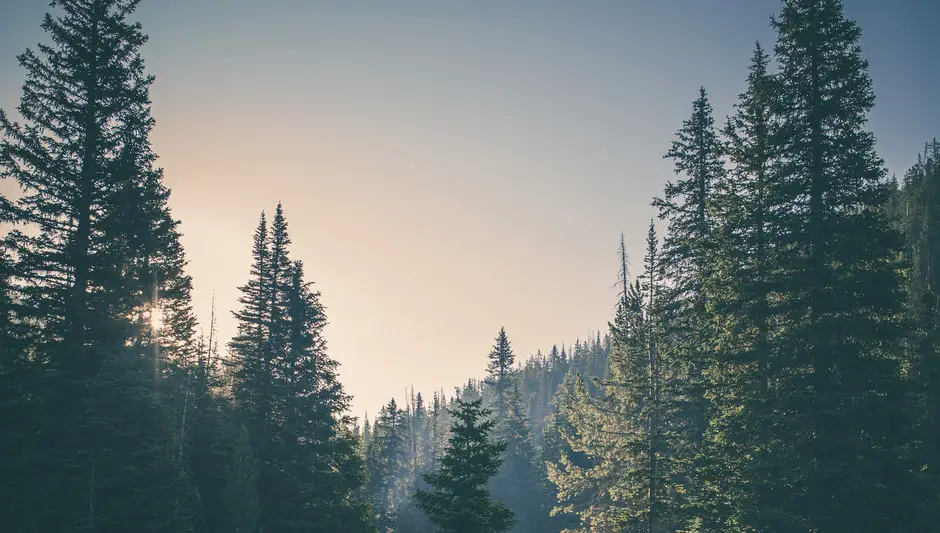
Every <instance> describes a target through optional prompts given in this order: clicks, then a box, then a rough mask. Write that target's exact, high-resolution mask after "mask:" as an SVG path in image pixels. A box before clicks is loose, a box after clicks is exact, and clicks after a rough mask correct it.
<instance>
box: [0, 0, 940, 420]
mask: <svg viewBox="0 0 940 533" xmlns="http://www.w3.org/2000/svg"><path fill="white" fill-rule="evenodd" d="M779 5H780V4H779V2H778V1H776V0H615V1H601V0H591V1H585V2H576V1H573V0H570V1H569V0H566V1H560V0H526V1H523V0H515V1H495V0H481V1H473V2H470V1H463V2H458V1H431V0H425V1H412V0H394V1H388V0H382V1H379V0H375V1H362V0H343V1H335V2H327V1H307V0H294V1H290V0H266V1H249V0H145V1H144V2H143V4H142V5H141V7H140V9H139V10H138V12H137V14H136V18H137V19H138V20H140V21H141V22H142V24H143V26H144V31H145V32H146V33H147V34H149V35H150V41H149V43H148V44H147V45H146V46H145V48H144V52H143V53H144V57H145V59H146V61H147V67H148V70H149V71H150V72H151V73H152V74H154V75H155V76H156V79H157V80H156V83H155V84H154V86H153V89H152V92H151V97H152V100H153V113H154V116H155V118H156V120H157V126H156V129H155V131H154V134H153V137H152V140H153V145H154V148H155V150H156V152H157V153H158V154H159V155H160V160H159V163H160V165H162V166H163V167H164V169H165V173H166V183H167V184H168V186H169V187H170V188H171V189H172V197H171V200H170V202H171V207H172V209H173V213H174V215H175V216H176V217H177V218H179V219H181V220H182V232H183V234H184V236H183V244H184V246H185V248H186V252H187V255H188V257H189V260H190V266H189V272H190V274H191V275H192V276H193V278H194V282H195V301H194V303H195V306H196V308H197V312H198V313H199V314H200V316H201V317H203V319H207V317H208V311H209V307H210V301H211V298H212V294H213V291H214V292H215V295H216V302H217V307H218V310H219V313H220V314H221V315H222V317H221V321H220V327H221V329H222V333H223V335H226V336H229V335H230V334H231V333H232V332H233V329H234V325H233V321H232V320H231V318H230V313H229V311H230V310H231V309H233V308H234V306H235V299H236V298H237V296H238V293H237V290H236V287H237V286H238V285H240V284H242V283H244V281H245V280H246V277H247V274H248V266H249V262H250V257H249V250H250V241H251V233H252V231H253V229H254V227H255V225H256V223H257V217H258V214H259V213H260V211H261V210H262V209H265V210H267V211H268V212H269V213H270V212H272V211H273V209H274V207H275V205H276V204H277V202H278V201H282V202H283V203H284V208H285V211H286V214H287V217H288V221H289V223H290V231H291V236H292V239H293V242H294V245H293V256H294V257H295V258H299V259H303V260H304V262H305V263H306V268H307V273H308V275H309V276H310V277H311V278H312V279H313V280H315V281H316V282H317V287H318V288H319V289H320V290H321V291H322V292H323V301H324V303H325V304H326V305H327V307H328V314H329V319H330V325H329V326H328V329H327V338H328V341H329V344H330V354H331V355H332V356H333V357H334V358H336V359H337V360H339V361H340V363H341V364H342V368H341V378H342V380H343V382H344V384H345V386H346V389H347V391H348V392H350V393H351V394H353V395H354V396H355V401H354V411H355V413H356V414H360V415H361V413H362V412H363V411H364V410H368V411H369V412H370V413H374V412H375V411H376V410H377V408H378V407H379V406H380V405H381V404H382V403H384V402H385V401H387V399H388V398H389V397H391V396H392V395H397V396H398V397H399V398H401V396H402V395H403V391H404V389H405V387H406V386H410V385H413V386H414V387H415V389H416V390H419V391H425V392H430V391H431V390H434V389H437V388H439V387H442V386H443V387H445V388H446V390H447V391H448V392H450V391H451V390H452V386H453V385H455V384H457V383H459V382H462V381H464V380H465V379H466V378H467V377H470V376H477V377H479V376H481V375H482V373H483V369H484V367H485V358H486V354H487V352H488V351H489V348H490V346H491V345H492V343H493V338H494V337H495V335H496V333H497V331H498V330H499V328H500V326H505V327H506V330H507V333H508V334H509V337H510V339H511V341H512V342H513V345H514V348H515V351H516V354H517V356H519V357H520V358H524V357H526V356H528V355H529V354H531V353H534V352H535V350H536V349H538V348H541V349H543V350H545V349H547V348H549V347H550V346H551V345H552V344H553V343H562V342H565V343H570V342H573V341H574V340H575V338H577V337H581V338H582V339H583V338H585V337H587V336H588V335H590V333H591V332H592V331H593V330H596V329H598V328H605V327H606V323H607V321H608V320H609V319H610V318H611V317H612V314H613V304H614V302H615V298H616V296H615V289H613V288H612V284H613V282H614V281H615V279H616V273H617V261H616V250H617V244H618V238H619V234H620V232H621V231H623V232H624V233H625V234H626V238H627V247H628V249H629V251H630V252H631V253H632V254H633V255H634V256H635V257H637V258H639V256H640V255H641V254H642V244H643V237H644V236H645V228H646V225H647V224H648V221H649V218H650V217H651V216H652V215H653V211H652V209H651V208H650V207H649V202H650V199H651V198H652V197H653V196H654V195H656V194H658V193H659V192H660V191H661V190H662V186H663V185H664V183H665V181H666V180H667V179H670V178H671V177H672V169H671V165H670V162H669V161H667V160H663V159H662V154H663V153H665V151H666V150H667V149H668V147H669V143H670V141H671V139H672V134H673V133H674V132H675V130H676V129H677V128H678V127H679V125H680V123H681V121H682V120H683V119H685V118H686V116H687V115H688V114H689V113H690V112H691V102H692V100H693V99H694V98H695V97H696V96H697V91H698V88H699V86H700V85H702V86H704V87H705V88H706V90H708V91H709V94H710V97H711V98H712V103H713V105H714V107H715V110H716V114H717V116H718V119H719V120H723V117H724V116H725V115H726V114H728V113H730V112H731V105H732V104H733V103H734V100H735V98H736V96H737V94H738V93H739V92H740V91H741V90H742V89H743V79H744V75H745V70H746V66H747V63H748V60H749V58H750V55H751V51H752V47H753V42H754V41H755V40H756V39H759V40H761V42H762V43H763V44H765V47H766V48H770V47H771V46H772V44H773V41H774V33H773V30H772V29H771V28H770V27H769V19H770V16H771V15H773V14H775V13H776V12H777V11H778V7H779ZM47 9H48V6H47V2H46V1H43V0H0V107H2V108H3V109H5V110H8V111H9V110H12V108H13V107H14V106H15V105H16V103H17V102H18V99H19V92H20V87H21V84H22V82H23V79H24V73H23V71H22V70H21V69H20V68H19V67H18V66H17V64H16V59H15V56H16V54H18V53H20V52H22V51H23V50H24V49H25V48H26V47H33V46H35V44H36V43H37V42H40V41H43V40H45V36H44V34H43V32H42V30H41V29H40V28H39V23H40V20H41V16H42V13H43V12H45V11H46V10H47ZM846 11H847V13H848V15H849V16H850V17H852V18H855V19H856V20H858V21H859V23H860V24H861V26H862V29H863V32H864V34H863V38H862V46H863V52H864V53H865V55H866V57H868V59H869V60H870V62H871V70H870V71H871V73H872V76H873V78H874V82H875V91H876V95H877V103H876V109H875V111H874V112H873V113H872V115H871V128H872V129H873V130H874V131H875V133H876V135H877V137H878V140H879V150H880V154H881V156H882V157H883V158H884V159H885V160H886V162H887V165H888V168H889V169H890V170H891V171H893V172H896V173H897V174H898V175H899V176H900V175H901V174H902V173H903V171H904V169H906V168H907V167H908V166H910V164H911V163H913V161H914V158H915V156H916V153H917V152H918V150H920V149H921V148H922V146H923V143H924V142H925V141H926V140H928V139H929V138H932V137H934V136H938V135H940V98H937V90H938V87H940V54H938V44H940V42H938V41H940V37H937V33H936V21H937V20H938V19H940V2H937V1H936V0H847V1H846ZM11 186H12V184H10V183H0V191H6V192H10V191H11Z"/></svg>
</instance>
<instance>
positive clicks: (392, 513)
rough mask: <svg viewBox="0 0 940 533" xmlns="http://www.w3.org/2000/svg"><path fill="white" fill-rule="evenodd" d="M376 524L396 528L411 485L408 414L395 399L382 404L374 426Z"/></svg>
mask: <svg viewBox="0 0 940 533" xmlns="http://www.w3.org/2000/svg"><path fill="white" fill-rule="evenodd" d="M367 463H368V471H369V489H368V492H369V495H370V502H371V508H372V517H373V524H374V525H375V527H376V529H378V530H379V531H380V532H382V533H385V532H386V531H389V530H391V529H392V528H393V526H394V525H395V519H396V510H397V507H398V505H399V504H400V503H401V502H403V501H404V489H405V488H406V487H407V485H408V484H407V482H406V480H405V479H404V478H405V472H406V471H407V468H408V441H407V428H406V426H405V413H404V411H402V410H401V409H400V408H399V407H398V402H396V401H395V399H394V398H392V399H391V400H389V402H388V404H387V405H385V406H384V407H382V410H381V411H380V412H379V416H378V417H377V418H376V419H375V424H373V426H372V440H371V442H370V449H369V452H368V457H367Z"/></svg>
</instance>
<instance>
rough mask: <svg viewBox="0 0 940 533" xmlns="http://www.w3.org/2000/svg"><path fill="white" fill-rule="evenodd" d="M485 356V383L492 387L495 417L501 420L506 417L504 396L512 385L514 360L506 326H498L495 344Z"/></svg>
mask: <svg viewBox="0 0 940 533" xmlns="http://www.w3.org/2000/svg"><path fill="white" fill-rule="evenodd" d="M487 357H488V359H489V363H487V365H486V373H487V381H486V384H487V385H489V386H491V387H492V388H493V394H494V395H495V396H494V398H493V400H494V402H495V407H496V409H495V414H496V419H497V420H502V419H504V418H505V417H506V401H507V399H506V396H507V391H508V390H509V389H510V388H511V387H512V377H513V375H514V373H515V372H514V369H513V365H514V364H515V362H516V356H515V354H513V353H512V345H511V344H510V343H509V337H507V336H506V328H499V334H497V335H496V344H494V345H493V349H492V351H490V354H489V355H488V356H487Z"/></svg>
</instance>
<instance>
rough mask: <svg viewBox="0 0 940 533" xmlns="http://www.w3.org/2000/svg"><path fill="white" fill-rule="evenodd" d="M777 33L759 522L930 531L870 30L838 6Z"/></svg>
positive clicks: (802, 5)
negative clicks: (905, 358) (915, 458)
mask: <svg viewBox="0 0 940 533" xmlns="http://www.w3.org/2000/svg"><path fill="white" fill-rule="evenodd" d="M773 24H774V27H775V28H776V29H777V31H778V41H777V44H776V46H775V49H774V51H775V55H776V59H777V63H778V65H779V69H780V71H779V76H778V80H779V83H777V84H776V86H775V92H776V93H777V97H776V98H775V99H774V102H775V106H776V109H775V111H776V114H777V115H778V116H779V122H778V123H777V124H776V125H775V127H774V132H773V138H774V141H773V142H774V150H775V152H776V154H775V158H774V162H773V166H772V169H771V171H770V175H771V177H772V179H771V180H770V183H771V185H770V187H769V191H768V196H769V198H770V200H769V208H770V210H771V211H772V212H773V213H774V214H775V219H774V220H773V221H772V222H771V225H772V227H773V228H774V229H775V243H774V246H773V248H772V249H771V251H770V254H771V255H770V258H769V261H772V264H773V268H772V272H771V274H769V275H768V283H770V284H772V291H771V292H772V294H773V296H772V297H771V305H770V311H769V314H770V316H771V317H772V321H773V323H774V324H775V328H774V332H773V340H774V342H773V346H772V348H771V353H772V356H771V357H769V359H768V361H767V365H766V366H765V371H766V372H767V376H768V381H769V385H770V387H769V390H768V392H767V398H768V401H769V405H770V406H772V409H773V423H772V424H771V425H770V427H768V428H767V432H766V433H765V434H764V435H762V436H763V437H764V438H765V439H766V440H767V441H768V445H767V449H766V457H768V463H766V464H765V465H763V467H762V469H761V475H760V477H759V478H758V479H756V480H755V483H756V485H757V486H759V487H764V488H766V489H765V490H762V491H761V494H759V495H758V498H759V499H758V502H757V503H756V505H757V509H758V510H759V512H757V513H755V514H756V516H755V517H754V522H753V523H752V524H750V525H751V526H752V527H754V528H755V529H757V530H765V529H768V528H772V529H775V530H782V531H789V530H795V529H800V530H805V529H815V530H819V531H870V530H903V531H922V530H925V529H930V527H932V526H931V525H928V524H925V523H922V522H919V520H920V519H921V518H922V515H921V514H920V513H918V512H916V511H915V510H914V509H912V506H914V505H915V504H916V502H917V499H918V497H917V496H916V495H915V494H909V493H907V492H906V491H907V490H915V489H916V485H915V484H914V483H913V481H914V480H913V479H912V478H911V477H910V476H909V471H910V465H908V464H905V461H904V458H905V454H904V453H903V450H902V443H903V442H904V441H905V440H906V438H907V437H906V435H907V429H906V428H908V427H910V424H909V423H908V422H907V421H906V420H905V418H906V417H905V416H904V415H905V408H904V406H903V404H900V403H899V399H900V398H902V397H903V395H902V394H901V392H902V390H901V382H900V379H899V378H900V372H899V368H898V361H897V347H898V345H899V340H900V334H901V331H900V328H899V325H900V323H899V321H898V318H899V316H900V311H901V306H902V302H903V300H902V295H901V292H900V286H899V279H898V275H897V272H898V267H899V265H898V261H897V258H898V256H899V254H898V252H899V251H900V246H899V245H900V239H899V235H898V234H897V233H896V232H895V231H894V230H893V229H892V228H891V227H890V226H889V223H888V221H887V218H886V216H885V207H886V205H887V201H888V200H889V194H890V187H889V184H888V183H887V181H886V180H885V179H884V178H885V171H884V168H883V166H882V162H881V160H880V159H878V157H877V156H876V155H875V151H874V144H875V139H874V136H873V135H872V134H871V133H870V132H868V131H866V130H865V125H866V115H867V112H868V111H869V110H870V109H871V107H872V105H873V101H874V96H873V92H872V87H871V80H870V78H869V76H868V74H867V64H866V61H865V60H864V59H863V58H862V56H861V51H860V47H859V44H858V40H859V35H860V31H859V28H858V26H857V25H856V24H855V23H854V22H852V21H850V20H847V19H846V18H845V16H844V13H843V9H842V4H841V2H839V1H838V0H788V1H787V2H785V4H784V6H783V8H782V10H781V13H780V16H779V18H776V19H775V20H774V22H773ZM764 405H767V404H766V403H760V404H757V405H746V406H745V407H744V409H745V410H747V411H750V412H754V411H756V410H759V409H762V408H763V406H764ZM771 460H772V461H773V462H769V461H771ZM873 465H877V468H873Z"/></svg>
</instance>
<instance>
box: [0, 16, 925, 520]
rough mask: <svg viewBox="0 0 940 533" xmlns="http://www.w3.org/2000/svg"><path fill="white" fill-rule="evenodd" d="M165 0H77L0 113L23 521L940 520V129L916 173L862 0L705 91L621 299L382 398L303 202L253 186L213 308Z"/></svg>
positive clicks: (782, 21)
mask: <svg viewBox="0 0 940 533" xmlns="http://www.w3.org/2000/svg"><path fill="white" fill-rule="evenodd" d="M139 2H140V0H59V1H57V2H54V3H53V8H54V9H53V13H50V14H48V15H46V17H45V18H44V20H43V21H42V28H43V29H44V30H45V32H46V34H47V36H48V41H47V43H46V44H43V45H40V46H38V47H36V48H30V49H27V50H26V51H25V52H23V53H22V54H20V55H19V56H18V60H19V65H20V66H21V72H22V73H23V80H24V81H23V85H22V93H21V98H20V102H19V106H18V107H17V108H16V110H15V111H16V118H14V117H13V113H11V112H10V110H6V112H4V111H2V110H0V179H5V180H11V181H13V182H15V183H16V184H17V185H18V189H19V191H21V194H20V195H18V196H17V197H15V198H14V197H4V196H2V195H0V223H2V224H3V226H2V228H3V229H2V231H0V239H2V240H0V242H2V248H0V428H2V434H0V508H2V510H3V512H2V513H0V515H2V518H0V520H2V522H0V530H2V531H5V532H10V533H51V532H76V533H77V532H99V533H127V532H141V533H145V532H154V533H156V532H161V533H164V532H166V533H169V532H200V533H233V532H235V533H294V532H296V533H301V532H305V533H306V532H309V533H314V532H348V533H357V532H363V533H365V532H373V533H389V532H395V533H433V532H441V533H495V532H501V531H506V532H517V533H536V532H538V533H543V532H544V533H561V532H570V533H574V532H585V533H588V532H591V533H601V532H645V533H667V532H683V533H703V532H728V533H748V532H755V533H756V532H761V533H765V532H767V533H790V532H793V533H796V532H805V533H810V532H815V533H833V532H846V533H858V532H874V533H881V532H883V533H887V532H912V533H914V532H916V533H927V532H930V531H940V526H938V524H940V287H938V282H940V278H938V276H940V271H938V263H937V261H938V254H940V143H938V142H937V141H936V140H932V141H927V140H926V139H925V141H927V142H926V143H925V145H924V146H921V147H918V146H912V147H910V148H911V154H912V156H913V155H914V154H919V155H917V160H916V161H917V162H916V164H915V165H914V166H912V167H911V168H910V169H909V170H907V172H906V173H904V175H903V176H901V177H898V176H894V175H889V173H888V171H887V169H886V168H885V164H884V162H883V160H882V159H881V158H880V157H879V156H878V154H877V153H876V138H875V135H874V133H873V132H871V131H869V129H868V122H867V119H868V114H869V112H870V111H871V110H872V108H873V106H874V103H875V95H874V92H873V87H872V81H871V78H870V76H869V73H868V63H867V61H866V59H865V58H864V55H863V53H862V50H861V47H860V45H859V39H860V35H861V29H860V28H859V26H858V24H857V23H856V22H854V21H853V20H850V19H848V18H847V17H846V15H845V13H844V10H843V5H842V2H841V1H840V0H783V1H781V3H780V10H779V12H778V13H776V14H775V15H774V16H773V18H772V23H771V24H772V27H773V29H774V30H775V31H776V34H777V41H776V42H775V43H772V45H768V44H766V43H765V44H763V45H762V44H759V43H758V44H756V45H755V46H754V48H753V50H752V51H751V53H752V57H751V61H750V65H749V68H748V75H747V77H746V79H742V80H740V95H739V96H738V97H737V103H736V104H735V106H734V108H733V109H730V110H728V112H729V115H728V116H727V117H726V118H720V117H719V116H717V114H716V112H715V111H714V110H713V108H712V105H711V103H710V100H709V94H708V93H707V92H706V89H705V88H697V87H690V88H689V89H690V95H697V97H696V98H695V99H694V100H692V101H691V102H690V104H691V105H690V106H689V110H688V111H689V113H688V118H687V120H685V121H684V122H683V123H681V124H677V125H676V133H675V136H674V139H673V141H672V143H671V145H667V146H663V150H662V152H663V156H664V157H665V158H667V159H669V160H670V161H671V162H672V164H673V165H674V169H675V179H674V180H672V181H670V182H669V183H667V184H666V186H665V188H664V190H663V191H662V193H661V194H660V195H659V196H657V197H656V198H652V199H651V201H652V206H653V207H654V208H655V210H656V212H657V213H658V217H659V219H660V221H661V222H662V223H663V224H664V225H665V228H666V230H665V231H663V232H662V235H660V234H659V232H658V231H657V224H656V221H655V220H650V223H649V226H648V227H641V228H632V229H631V231H635V232H639V233H640V234H644V235H646V248H645V250H637V251H633V252H629V251H628V250H627V249H626V248H627V247H626V245H625V244H624V239H623V236H622V235H621V238H620V248H619V249H620V253H619V257H611V264H610V271H611V272H612V273H617V276H618V280H619V283H618V286H617V293H616V302H617V306H616V312H615V313H614V314H613V316H611V317H610V321H609V323H608V324H607V325H605V326H603V327H601V329H599V330H598V331H597V332H596V333H595V334H593V335H592V337H591V338H586V339H577V340H575V341H574V342H573V343H572V342H571V339H546V342H547V343H548V344H550V343H552V342H556V344H555V345H554V346H551V348H550V349H546V350H545V351H544V352H542V351H539V352H538V353H536V354H533V355H528V354H517V353H515V352H514V349H513V344H512V341H511V334H512V331H507V330H506V329H500V330H499V331H494V332H493V335H494V337H493V341H492V350H491V351H490V352H489V353H488V354H484V353H481V354H480V358H481V361H483V360H484V358H485V361H486V363H487V367H486V375H485V376H473V377H468V378H467V380H466V381H465V382H464V383H461V384H459V385H458V386H456V387H455V386H454V384H445V383H442V384H441V385H442V387H441V388H440V389H439V390H437V391H417V392H416V391H413V390H412V391H410V393H409V397H408V398H407V400H406V401H405V402H404V405H402V404H401V403H399V402H397V401H396V400H395V399H394V398H393V399H390V400H389V401H388V403H387V404H386V405H384V406H383V407H382V408H381V410H380V411H379V412H378V413H377V414H375V415H374V416H373V417H372V419H371V420H370V419H369V418H358V417H354V416H353V415H352V414H351V413H350V400H351V399H350V396H349V395H348V394H347V393H346V392H345V390H344V387H343V384H342V383H341V381H340V368H339V365H338V363H337V362H336V360H335V359H333V358H331V356H330V355H329V353H328V349H327V346H328V345H327V339H326V336H325V334H324V328H325V325H326V323H327V313H326V310H325V307H324V305H323V304H322V303H321V292H320V287H319V286H316V285H315V284H314V282H313V280H311V279H310V277H309V276H308V275H307V274H306V273H305V268H304V262H303V261H302V260H301V259H300V258H299V257H297V256H295V255H292V250H291V233H290V231H289V226H288V219H287V213H288V211H289V210H290V209H298V210H299V209H302V208H303V207H302V205H301V202H302V201H301V200H295V203H291V204H287V203H285V204H283V205H282V204H278V205H276V206H265V205H259V206H258V213H259V216H258V219H257V225H256V230H255V232H254V235H253V241H252V242H253V245H252V247H251V249H250V250H249V249H246V250H244V254H245V256H246V257H247V256H249V254H250V257H251V269H250V271H248V272H245V273H244V281H243V284H242V285H241V287H240V288H239V290H240V294H241V297H240V299H239V301H238V305H237V308H236V309H235V310H234V311H233V313H234V317H235V319H236V321H237V333H236V334H235V335H234V336H233V337H232V338H220V335H219V333H218V330H217V328H216V326H215V321H216V316H215V312H216V311H213V316H211V317H210V318H209V320H208V323H206V324H200V323H199V321H198V320H197V316H196V313H195V312H194V310H193V305H192V301H191V293H192V288H193V282H192V278H191V277H190V276H189V275H188V274H187V272H186V265H187V259H186V254H185V251H184V250H183V247H182V246H181V244H180V236H181V235H180V221H179V220H177V219H176V218H174V216H173V214H172V212H171V209H170V205H171V203H172V202H171V199H170V192H169V189H168V188H167V187H166V186H165V184H164V176H163V171H162V169H161V168H160V167H159V166H158V165H157V164H156V156H157V154H156V153H155V152H154V150H153V149H152V147H151V141H150V134H151V131H152V129H153V127H154V124H155V119H154V117H153V116H152V115H151V100H150V87H151V85H152V83H153V81H154V77H153V76H152V75H151V74H150V73H149V72H148V70H147V69H146V67H145V63H144V58H143V57H142V55H141V48H142V47H143V45H144V44H145V43H146V41H147V35H146V34H145V33H144V28H142V26H141V25H140V24H139V23H136V22H134V13H135V9H136V8H137V7H138V4H139ZM768 15H771V14H768ZM742 52H743V53H744V55H743V57H747V53H748V51H747V50H744V51H742ZM4 53H6V52H4ZM690 100H691V99H690ZM272 208H273V210H272ZM935 221H936V223H934V222H935ZM612 240H615V239H612ZM631 258H632V259H631ZM322 289H323V290H324V291H329V287H322ZM612 299H613V298H612ZM226 312H227V311H226ZM598 326H599V327H600V326H602V325H598ZM203 332H204V333H203ZM558 341H562V342H558Z"/></svg>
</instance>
